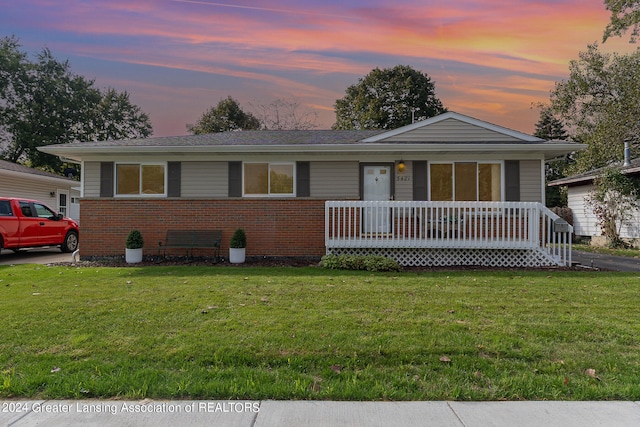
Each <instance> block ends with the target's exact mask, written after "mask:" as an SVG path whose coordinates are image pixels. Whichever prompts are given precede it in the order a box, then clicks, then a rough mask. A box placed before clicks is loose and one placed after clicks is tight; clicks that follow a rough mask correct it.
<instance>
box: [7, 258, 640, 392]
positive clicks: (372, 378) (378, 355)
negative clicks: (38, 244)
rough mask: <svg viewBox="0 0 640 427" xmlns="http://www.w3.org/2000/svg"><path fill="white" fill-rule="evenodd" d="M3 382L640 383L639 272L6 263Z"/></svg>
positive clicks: (419, 388) (291, 386)
mask: <svg viewBox="0 0 640 427" xmlns="http://www.w3.org/2000/svg"><path fill="white" fill-rule="evenodd" d="M0 278H1V281H0V324H1V325H2V332H1V333H0V397H2V398H14V397H21V398H22V397H25V398H26V397H28V398H54V399H61V398H123V399H124V398H126V399H138V398H146V397H149V398H158V399H159V398H174V399H180V398H184V399H187V398H189V399H332V400H451V399H455V400H498V399H509V400H516V399H529V400H531V399H555V400H586V399H596V400H601V399H622V400H639V399H640V310H638V307H639V306H640V292H639V287H640V277H638V275H637V274H627V273H606V274H605V273H598V272H571V271H552V272H545V271H526V272H525V271H500V272H498V271H458V272H442V271H438V272H428V273H413V272H412V273H409V272H405V273H396V274H390V273H376V274H371V273H368V272H344V271H328V270H322V269H318V268H249V267H239V268H233V267H196V266H177V267H140V268H133V267H125V268H106V267H93V268H89V267H80V268H77V267H66V266H53V267H46V266H34V265H24V266H12V267H0Z"/></svg>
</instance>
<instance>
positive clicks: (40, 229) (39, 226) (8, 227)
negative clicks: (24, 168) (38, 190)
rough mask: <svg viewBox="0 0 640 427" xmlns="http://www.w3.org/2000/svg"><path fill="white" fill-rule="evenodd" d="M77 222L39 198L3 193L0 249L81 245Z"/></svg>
mask: <svg viewBox="0 0 640 427" xmlns="http://www.w3.org/2000/svg"><path fill="white" fill-rule="evenodd" d="M78 236H79V227H78V223H77V222H76V221H74V220H72V219H70V218H66V217H64V216H63V215H62V214H59V213H57V212H56V211H54V210H53V209H51V208H50V207H48V206H47V205H45V204H44V203H42V202H39V201H37V200H27V199H16V198H5V197H0V249H11V250H12V251H14V252H17V251H18V250H20V249H23V248H33V247H36V246H60V249H61V250H62V252H73V251H75V250H76V249H78Z"/></svg>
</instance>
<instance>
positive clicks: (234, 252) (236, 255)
mask: <svg viewBox="0 0 640 427" xmlns="http://www.w3.org/2000/svg"><path fill="white" fill-rule="evenodd" d="M245 249H246V248H229V262H230V263H232V264H242V263H243V262H244V252H245Z"/></svg>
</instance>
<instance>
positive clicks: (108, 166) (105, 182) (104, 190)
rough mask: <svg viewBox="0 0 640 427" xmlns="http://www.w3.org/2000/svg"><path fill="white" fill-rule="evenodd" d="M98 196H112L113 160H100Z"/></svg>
mask: <svg viewBox="0 0 640 427" xmlns="http://www.w3.org/2000/svg"><path fill="white" fill-rule="evenodd" d="M100 197H113V162H100Z"/></svg>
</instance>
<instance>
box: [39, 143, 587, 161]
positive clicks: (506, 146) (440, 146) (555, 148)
mask: <svg viewBox="0 0 640 427" xmlns="http://www.w3.org/2000/svg"><path fill="white" fill-rule="evenodd" d="M115 148H117V153H118V154H140V155H146V154H176V153H178V154H195V153H202V154H207V153H210V154H234V153H238V154H256V153H269V154H274V153H305V154H307V153H325V154H326V153H363V152H365V151H371V152H375V153H385V152H394V153H397V152H403V153H429V152H437V153H446V152H451V153H458V152H476V153H482V152H494V151H500V152H513V153H520V152H537V153H543V154H544V155H545V158H553V157H555V156H557V155H559V154H566V153H570V152H573V151H578V150H582V149H584V148H586V145H584V144H576V143H566V144H557V143H554V144H543V143H541V144H532V143H522V144H519V143H515V144H514V143H512V142H511V143H483V144H467V143H463V144H451V143H436V144H432V143H429V144H424V143H419V144H411V143H409V144H400V143H367V144H364V143H356V144H324V145H304V146H301V145H225V146H166V147H158V146H119V147H114V146H100V147H79V146H72V147H71V146H63V145H61V146H54V145H49V146H46V147H40V150H41V151H44V152H45V153H49V154H53V155H56V156H59V157H64V158H66V159H69V160H74V161H82V158H83V157H86V156H91V157H95V156H96V155H106V156H110V155H113V154H114V149H115Z"/></svg>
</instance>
